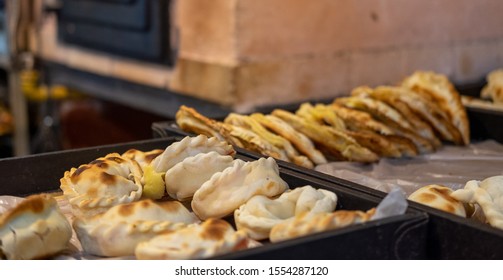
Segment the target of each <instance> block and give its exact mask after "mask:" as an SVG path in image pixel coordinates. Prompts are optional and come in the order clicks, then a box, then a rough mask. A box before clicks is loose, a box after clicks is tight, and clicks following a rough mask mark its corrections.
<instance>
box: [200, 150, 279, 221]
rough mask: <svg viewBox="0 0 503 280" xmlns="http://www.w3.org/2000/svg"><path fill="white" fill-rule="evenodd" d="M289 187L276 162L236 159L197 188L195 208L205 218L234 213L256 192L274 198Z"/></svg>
mask: <svg viewBox="0 0 503 280" xmlns="http://www.w3.org/2000/svg"><path fill="white" fill-rule="evenodd" d="M287 189H288V184H287V183H286V182H285V181H283V179H281V177H280V176H279V169H278V165H277V163H276V161H275V160H274V159H273V158H271V157H269V158H267V159H266V158H260V159H258V160H256V161H251V162H244V161H242V160H240V159H236V160H234V163H233V166H232V167H229V168H227V169H225V170H224V171H222V172H218V173H215V174H214V175H213V176H212V177H211V179H210V180H208V181H206V182H205V183H204V184H203V185H202V186H201V188H199V190H197V191H196V193H195V194H194V197H193V199H192V204H191V205H192V210H193V211H194V213H196V215H197V216H198V217H199V218H201V219H203V220H206V219H208V218H221V217H225V216H227V215H229V214H232V213H233V212H234V210H236V209H237V208H239V206H241V205H242V204H243V203H245V202H246V201H248V200H249V199H250V198H252V197H253V196H255V195H265V196H268V197H274V196H276V195H279V194H281V193H283V192H284V191H285V190H287Z"/></svg>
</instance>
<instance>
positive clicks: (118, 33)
mask: <svg viewBox="0 0 503 280" xmlns="http://www.w3.org/2000/svg"><path fill="white" fill-rule="evenodd" d="M169 22H170V21H169V0H62V7H61V10H60V11H59V21H58V33H59V38H60V40H61V41H63V42H65V43H68V44H73V45H78V46H82V47H87V48H91V49H95V50H100V51H105V52H108V53H112V54H119V55H123V56H128V57H133V58H137V59H142V60H148V61H154V62H159V63H162V64H171V63H172V61H173V59H172V57H171V50H170V44H169V30H170V28H169Z"/></svg>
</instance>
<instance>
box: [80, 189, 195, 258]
mask: <svg viewBox="0 0 503 280" xmlns="http://www.w3.org/2000/svg"><path fill="white" fill-rule="evenodd" d="M198 221H199V220H198V219H197V218H196V216H195V215H194V214H193V213H191V212H189V210H187V208H185V207H184V206H183V205H182V204H181V203H180V202H178V201H164V202H154V201H152V200H149V199H147V200H141V201H136V202H132V203H129V204H122V205H117V206H114V207H112V208H110V209H109V210H108V211H107V212H105V213H102V214H99V215H96V216H93V217H89V218H84V219H82V218H78V219H76V220H75V221H74V223H73V228H74V229H75V232H76V233H77V236H78V238H79V240H80V242H81V244H82V247H83V248H84V251H86V252H87V253H90V254H93V255H98V256H106V257H118V256H132V255H134V249H135V248H136V245H137V244H138V243H140V242H142V241H146V240H149V239H151V238H153V237H154V236H156V235H159V234H163V233H168V232H172V231H175V230H178V229H181V228H183V227H185V226H187V225H188V224H192V223H196V222H198Z"/></svg>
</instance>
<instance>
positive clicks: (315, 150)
mask: <svg viewBox="0 0 503 280" xmlns="http://www.w3.org/2000/svg"><path fill="white" fill-rule="evenodd" d="M176 122H177V124H178V126H179V127H180V128H181V129H183V130H185V131H187V132H193V133H200V134H204V135H207V136H214V137H217V138H219V139H226V140H227V141H229V143H232V144H233V145H236V146H238V147H241V148H245V149H248V150H251V151H255V152H258V153H261V154H263V155H266V156H271V157H273V158H276V159H280V160H284V161H287V162H292V163H295V164H297V165H300V166H303V167H306V168H312V167H313V166H315V165H317V164H322V163H326V162H327V159H328V160H344V161H356V162H364V163H370V162H375V161H378V160H379V158H380V157H393V158H399V157H412V156H416V155H418V154H422V153H431V152H434V151H435V150H436V149H438V148H439V147H440V146H441V145H442V143H443V142H450V143H454V144H456V145H467V144H469V142H470V128H469V124H468V119H467V115H466V111H465V108H464V106H463V104H462V103H461V98H460V95H459V93H458V92H457V91H456V90H455V89H454V86H453V85H452V84H451V83H450V82H449V80H448V79H447V77H445V76H444V75H441V74H437V73H433V72H416V73H414V74H413V75H411V76H409V77H407V78H406V79H404V81H403V82H402V83H401V85H400V86H394V87H391V86H380V87H376V88H369V87H366V86H362V87H357V88H355V89H354V90H353V91H352V92H351V96H349V97H342V98H337V99H335V100H334V101H333V103H332V104H309V103H304V104H302V105H301V106H300V107H299V109H298V110H297V111H296V112H294V113H292V112H288V111H285V110H281V109H276V110H273V111H272V113H271V114H269V115H264V114H260V113H255V114H251V115H240V114H236V113H231V114H229V115H228V116H227V118H225V120H224V121H223V122H219V121H216V120H212V119H209V118H207V117H205V116H203V115H201V114H200V113H198V112H197V111H196V110H194V109H193V108H189V107H186V106H181V107H180V109H179V111H178V112H177V114H176Z"/></svg>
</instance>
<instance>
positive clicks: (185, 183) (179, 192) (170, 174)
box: [164, 152, 234, 201]
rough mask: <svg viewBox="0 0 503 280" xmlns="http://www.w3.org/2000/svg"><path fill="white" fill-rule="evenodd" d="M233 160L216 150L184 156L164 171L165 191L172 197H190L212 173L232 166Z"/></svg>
mask: <svg viewBox="0 0 503 280" xmlns="http://www.w3.org/2000/svg"><path fill="white" fill-rule="evenodd" d="M233 160H234V159H233V158H232V157H231V156H223V155H221V154H219V153H217V152H209V153H205V154H198V155H196V156H193V157H188V158H185V159H184V160H183V161H182V162H179V163H177V164H175V166H173V167H172V168H170V169H169V170H168V171H167V172H166V175H165V178H164V180H165V182H166V191H167V192H168V194H169V196H171V197H172V198H174V199H177V200H182V201H183V200H187V199H190V198H192V196H194V193H195V192H196V191H197V190H198V189H199V188H200V187H201V186H202V185H203V183H204V182H206V181H208V180H209V179H210V178H211V176H213V174H215V173H217V172H220V171H223V170H224V169H226V168H227V167H230V166H232V162H233Z"/></svg>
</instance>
